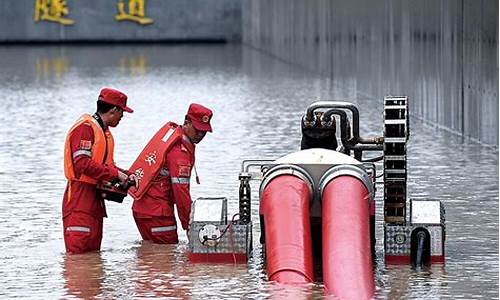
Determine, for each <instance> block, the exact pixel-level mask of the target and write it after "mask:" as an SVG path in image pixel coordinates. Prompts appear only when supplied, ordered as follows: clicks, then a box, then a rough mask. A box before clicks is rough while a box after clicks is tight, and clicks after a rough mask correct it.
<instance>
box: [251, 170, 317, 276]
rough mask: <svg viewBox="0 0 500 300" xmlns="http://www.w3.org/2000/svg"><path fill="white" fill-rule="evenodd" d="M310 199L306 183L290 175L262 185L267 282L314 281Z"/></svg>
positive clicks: (281, 176)
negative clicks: (263, 186)
mask: <svg viewBox="0 0 500 300" xmlns="http://www.w3.org/2000/svg"><path fill="white" fill-rule="evenodd" d="M310 198H311V192H310V184H309V183H306V182H305V181H304V180H302V179H300V178H298V177H296V176H293V175H288V174H284V175H279V176H278V177H275V178H274V179H272V180H271V181H270V182H269V183H268V184H267V185H266V186H265V188H264V191H263V193H262V196H261V204H260V205H261V212H262V214H263V215H264V224H265V226H264V228H265V241H266V264H267V274H268V277H269V280H272V281H277V282H280V283H287V284H302V283H309V282H313V281H314V271H313V257H312V242H311V227H310V220H309V203H310V201H311V199H310Z"/></svg>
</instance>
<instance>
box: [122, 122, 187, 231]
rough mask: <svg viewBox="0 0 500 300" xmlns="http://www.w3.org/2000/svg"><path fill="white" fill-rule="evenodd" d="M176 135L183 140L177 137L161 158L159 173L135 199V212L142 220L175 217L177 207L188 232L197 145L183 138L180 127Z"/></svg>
mask: <svg viewBox="0 0 500 300" xmlns="http://www.w3.org/2000/svg"><path fill="white" fill-rule="evenodd" d="M174 134H178V135H179V136H180V137H181V138H176V139H175V142H174V143H173V145H172V146H171V147H170V148H169V149H168V151H166V153H165V154H164V155H163V156H162V157H161V158H160V159H161V164H160V166H159V167H160V171H159V172H158V173H157V174H156V175H155V176H154V178H153V179H152V180H151V182H150V184H149V186H148V188H147V189H146V191H145V192H144V193H143V194H142V196H141V197H140V198H137V199H135V201H134V204H133V205H132V210H133V211H134V213H136V214H138V215H140V216H143V217H147V216H166V217H174V210H173V207H174V204H175V205H176V206H177V214H178V216H179V219H180V221H181V225H182V228H183V229H187V227H188V224H189V214H190V213H191V195H190V191H189V189H190V184H189V181H190V177H191V170H192V168H193V166H194V163H195V156H194V151H195V146H194V145H193V144H192V143H191V142H190V141H189V139H188V138H187V137H186V136H184V135H183V133H182V128H181V127H177V128H176V133H174ZM131 171H133V170H131ZM139 186H140V185H139Z"/></svg>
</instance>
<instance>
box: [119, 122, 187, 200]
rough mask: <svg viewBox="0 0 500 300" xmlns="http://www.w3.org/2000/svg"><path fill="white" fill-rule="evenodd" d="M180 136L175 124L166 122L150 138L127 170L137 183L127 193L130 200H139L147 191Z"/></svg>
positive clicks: (179, 130) (179, 129)
mask: <svg viewBox="0 0 500 300" xmlns="http://www.w3.org/2000/svg"><path fill="white" fill-rule="evenodd" d="M182 134H183V133H182V129H181V128H180V127H179V126H178V125H177V124H175V123H172V122H168V123H167V124H165V125H164V126H163V127H162V128H160V130H158V131H157V132H156V133H155V135H154V136H153V137H152V138H151V140H150V141H149V142H148V144H147V145H146V147H144V149H143V150H142V151H141V154H139V156H138V157H137V158H136V160H135V161H134V163H133V164H132V166H131V167H130V169H129V170H130V172H132V173H134V174H135V175H136V176H137V180H138V181H139V184H138V188H137V189H136V188H135V187H132V188H130V189H129V191H128V192H129V194H130V196H132V198H134V199H135V200H139V199H140V198H141V197H142V196H143V195H144V193H145V192H146V191H147V190H148V189H149V187H150V186H151V183H152V182H153V180H154V179H155V178H156V176H157V175H158V173H160V170H161V168H162V166H163V163H164V159H165V156H166V154H167V152H168V151H169V150H170V149H171V148H172V146H173V145H174V144H175V143H176V142H177V141H178V140H180V139H181V138H182Z"/></svg>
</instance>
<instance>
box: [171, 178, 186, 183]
mask: <svg viewBox="0 0 500 300" xmlns="http://www.w3.org/2000/svg"><path fill="white" fill-rule="evenodd" d="M171 181H172V184H189V178H186V177H172V178H171Z"/></svg>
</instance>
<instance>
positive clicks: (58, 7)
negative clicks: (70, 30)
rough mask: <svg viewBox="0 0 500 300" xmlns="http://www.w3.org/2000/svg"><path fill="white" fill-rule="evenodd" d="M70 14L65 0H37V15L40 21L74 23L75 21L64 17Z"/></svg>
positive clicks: (37, 19) (36, 19)
mask: <svg viewBox="0 0 500 300" xmlns="http://www.w3.org/2000/svg"><path fill="white" fill-rule="evenodd" d="M67 14H69V9H68V7H67V5H66V1H64V0H35V16H34V19H35V21H36V22H38V21H50V22H57V23H61V24H63V25H72V24H73V23H75V21H73V20H71V19H66V18H63V16H65V15H67Z"/></svg>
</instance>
